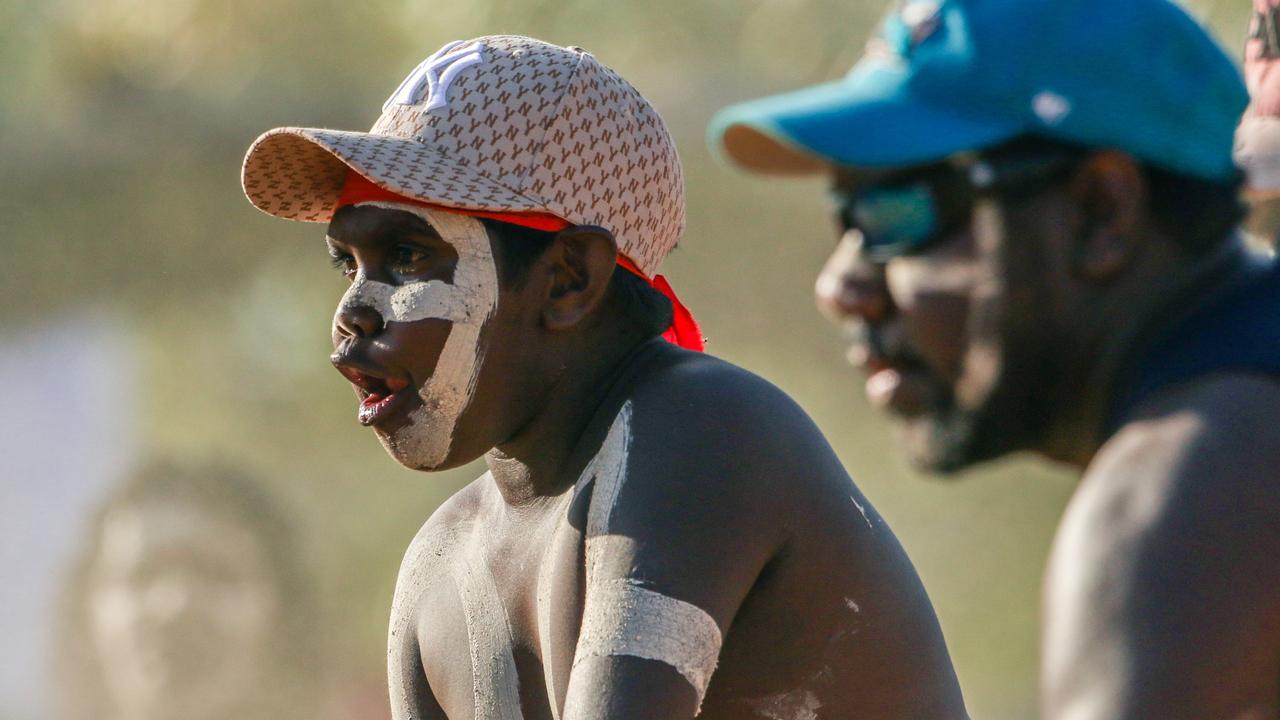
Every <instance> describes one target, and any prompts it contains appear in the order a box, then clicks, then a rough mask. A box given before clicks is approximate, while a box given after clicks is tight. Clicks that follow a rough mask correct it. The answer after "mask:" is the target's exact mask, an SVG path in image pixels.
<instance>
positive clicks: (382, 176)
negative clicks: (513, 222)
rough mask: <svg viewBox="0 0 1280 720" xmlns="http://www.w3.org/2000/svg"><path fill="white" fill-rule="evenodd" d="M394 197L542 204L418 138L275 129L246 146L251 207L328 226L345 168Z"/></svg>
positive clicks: (510, 206)
mask: <svg viewBox="0 0 1280 720" xmlns="http://www.w3.org/2000/svg"><path fill="white" fill-rule="evenodd" d="M348 168H350V169H352V170H355V171H356V172H358V173H360V174H361V175H363V176H365V177H366V178H368V179H369V180H370V181H372V182H373V183H374V184H376V185H378V186H379V187H382V188H384V189H386V190H389V191H391V192H394V193H397V194H399V195H404V196H406V197H410V198H414V199H416V200H421V201H423V202H428V203H433V204H436V205H443V206H446V207H456V208H460V209H464V210H483V211H493V212H523V211H536V210H542V209H543V206H542V205H541V204H539V203H538V202H535V201H534V200H531V199H529V198H527V197H525V196H523V195H521V194H520V193H518V192H516V191H514V190H512V189H511V188H508V187H506V186H505V185H502V184H501V183H498V182H495V181H493V180H490V179H489V178H487V177H485V176H483V175H481V174H479V173H477V172H476V171H474V170H472V169H470V168H469V167H467V166H465V165H463V164H459V163H457V162H454V161H452V160H450V158H448V157H447V156H445V155H444V154H442V153H440V152H439V151H437V150H436V149H434V148H432V147H430V146H428V145H424V144H422V143H420V142H417V141H416V140H408V139H404V138H398V137H389V136H386V135H375V134H372V133H362V132H349V131H344V130H323V129H317V128H295V127H286V128H276V129H275V130H270V131H268V132H266V133H263V134H262V136H261V137H259V138H258V139H257V140H255V141H254V143H253V145H251V146H250V147H249V152H248V153H247V154H246V155H245V158H244V166H243V168H242V171H241V182H242V183H243V185H244V193H245V195H246V196H247V197H248V198H249V202H251V203H253V205H254V207H256V208H258V209H259V210H261V211H263V212H265V213H267V214H269V215H275V216H276V217H281V218H286V219H289V220H302V221H306V222H328V221H329V219H330V218H331V217H332V216H333V211H334V205H335V204H336V203H337V202H338V198H339V196H340V195H341V193H342V186H343V183H344V181H345V179H346V175H347V169H348Z"/></svg>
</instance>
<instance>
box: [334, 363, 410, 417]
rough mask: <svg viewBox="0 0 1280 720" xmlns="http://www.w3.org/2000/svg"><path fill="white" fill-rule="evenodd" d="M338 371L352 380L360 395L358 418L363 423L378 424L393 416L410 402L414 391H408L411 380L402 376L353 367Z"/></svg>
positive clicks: (341, 368) (342, 368)
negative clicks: (373, 372)
mask: <svg viewBox="0 0 1280 720" xmlns="http://www.w3.org/2000/svg"><path fill="white" fill-rule="evenodd" d="M338 372H340V373H342V376H343V377H345V378H346V379H347V380H349V381H351V384H352V385H354V386H355V388H356V393H357V395H358V396H359V397H360V409H359V410H358V411H357V413H356V420H358V421H359V422H360V424H361V425H378V424H380V423H382V422H385V421H386V420H388V419H390V418H391V417H392V416H394V415H396V414H397V413H398V411H399V410H401V409H403V406H404V404H405V403H406V402H408V401H409V400H410V399H411V398H412V397H414V393H412V392H406V388H408V387H409V380H408V379H407V378H402V377H379V376H377V375H371V374H369V373H366V372H362V371H360V370H356V369H355V368H352V367H341V366H340V367H338Z"/></svg>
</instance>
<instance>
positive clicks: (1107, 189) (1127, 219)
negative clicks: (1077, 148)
mask: <svg viewBox="0 0 1280 720" xmlns="http://www.w3.org/2000/svg"><path fill="white" fill-rule="evenodd" d="M1070 193H1071V197H1072V199H1073V200H1074V201H1075V203H1076V207H1077V208H1078V209H1079V211H1080V216H1081V223H1080V227H1079V229H1078V232H1077V235H1076V238H1075V246H1074V247H1073V248H1072V253H1071V262H1072V270H1073V272H1074V273H1075V275H1076V276H1077V277H1079V278H1081V279H1083V280H1086V281H1088V282H1093V283H1099V284H1105V283H1108V282H1110V281H1112V280H1114V279H1116V278H1117V277H1119V276H1120V275H1122V274H1123V273H1124V271H1125V270H1126V269H1127V268H1128V267H1129V266H1130V264H1131V263H1132V261H1133V260H1134V258H1135V257H1137V255H1138V253H1139V252H1140V250H1141V249H1142V243H1143V242H1144V237H1143V235H1142V232H1141V223H1142V218H1143V217H1144V216H1145V213H1146V207H1147V181H1146V178H1145V177H1144V175H1143V173H1142V169H1141V168H1139V167H1138V163H1137V161H1136V160H1134V159H1133V158H1132V157H1131V156H1129V155H1127V154H1125V153H1122V152H1119V151H1115V150H1106V151H1103V152H1099V153H1095V154H1093V155H1092V156H1090V157H1089V159H1087V160H1085V161H1084V163H1083V164H1082V165H1081V166H1080V169H1079V170H1077V171H1076V175H1075V177H1074V178H1073V179H1072V181H1071V187H1070Z"/></svg>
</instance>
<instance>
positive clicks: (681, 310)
mask: <svg viewBox="0 0 1280 720" xmlns="http://www.w3.org/2000/svg"><path fill="white" fill-rule="evenodd" d="M365 202H395V203H408V204H410V205H417V206H418V207H425V208H431V209H432V210H441V211H443V212H451V213H457V214H459V215H470V216H472V217H479V218H487V219H489V220H497V221H498V222H504V223H508V224H511V225H520V226H522V227H527V228H533V229H534V230H542V231H544V232H557V231H559V230H563V229H565V228H567V227H571V226H572V225H573V223H570V222H568V221H567V220H564V219H561V218H559V217H556V216H555V215H552V214H550V213H543V212H509V213H504V212H487V211H484V210H465V209H462V208H454V207H448V206H445V205H436V204H434V203H429V202H423V201H421V200H415V199H413V198H409V197H405V196H403V195H399V194H397V193H394V192H392V191H390V190H387V189H385V188H381V187H378V186H377V185H375V184H374V183H373V182H371V181H370V180H368V179H367V178H365V177H364V176H363V175H361V174H360V173H358V172H356V171H354V170H351V169H348V170H347V179H346V182H345V183H344V184H343V186H342V194H341V195H340V196H339V197H338V202H337V203H336V204H335V205H334V206H333V209H334V211H335V212H336V211H337V210H338V208H341V207H345V206H347V205H356V204H358V203H365ZM618 264H619V265H621V266H622V267H623V268H624V269H625V270H628V271H630V272H631V273H632V274H633V275H635V276H637V277H639V278H641V279H643V280H644V281H645V282H647V283H649V286H650V287H652V288H653V289H654V290H657V291H658V292H659V293H662V295H663V296H664V297H666V298H667V299H668V300H670V301H671V308H672V310H673V311H674V312H673V313H672V320H671V326H670V327H668V328H667V329H666V331H665V332H663V333H662V337H663V339H665V340H667V341H668V342H671V343H674V344H676V345H679V346H680V347H683V348H688V349H690V350H697V351H698V352H702V350H703V345H704V340H703V337H702V329H701V328H699V327H698V322H697V321H696V320H694V319H693V313H691V312H689V308H687V307H685V306H684V304H683V303H681V302H680V299H679V298H677V297H676V293H675V291H674V290H672V289H671V284H670V283H668V282H667V279H666V278H665V277H663V276H661V275H654V276H653V277H652V278H650V277H649V276H648V275H645V274H644V272H642V271H641V270H640V268H639V267H638V266H636V264H635V263H634V262H632V261H631V258H629V257H627V256H626V255H623V254H621V253H619V254H618Z"/></svg>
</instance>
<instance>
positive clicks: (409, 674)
mask: <svg viewBox="0 0 1280 720" xmlns="http://www.w3.org/2000/svg"><path fill="white" fill-rule="evenodd" d="M470 527H471V526H470V524H469V523H464V524H460V525H455V526H453V527H446V528H432V529H427V528H424V529H423V530H422V531H420V532H419V533H418V535H417V537H415V538H414V539H413V542H412V543H410V545H409V550H408V551H407V552H406V553H405V557H404V561H403V562H402V563H401V564H400V576H399V577H398V578H396V592H395V596H394V599H393V600H392V602H391V627H390V631H389V633H388V636H387V685H388V687H389V688H390V689H391V718H392V720H413V717H412V708H413V698H412V692H413V687H414V684H415V682H421V679H420V678H414V676H416V675H418V674H420V673H421V672H422V671H421V670H420V669H419V667H418V655H417V653H416V652H409V651H407V650H406V649H405V648H406V645H409V646H412V647H415V648H416V645H417V642H416V639H415V638H416V633H417V619H418V618H417V615H418V613H417V604H418V600H419V599H420V598H421V597H422V593H423V592H424V591H425V589H426V588H427V585H428V584H429V583H430V581H431V580H432V579H433V578H435V577H436V576H437V575H438V574H439V572H440V571H441V569H442V568H441V565H443V564H444V562H445V561H446V559H447V558H449V557H451V556H452V554H453V549H454V548H455V547H456V546H457V544H458V539H459V537H461V536H463V535H464V534H465V533H466V532H467V530H468V529H469V528H470Z"/></svg>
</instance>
